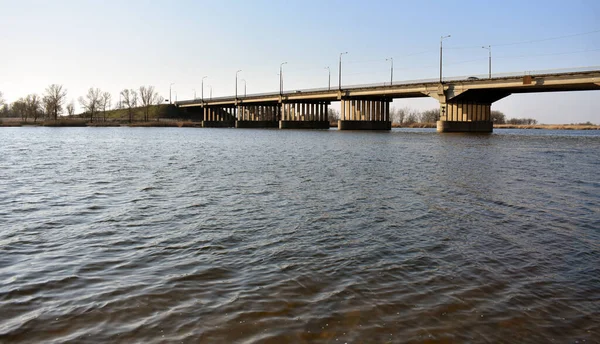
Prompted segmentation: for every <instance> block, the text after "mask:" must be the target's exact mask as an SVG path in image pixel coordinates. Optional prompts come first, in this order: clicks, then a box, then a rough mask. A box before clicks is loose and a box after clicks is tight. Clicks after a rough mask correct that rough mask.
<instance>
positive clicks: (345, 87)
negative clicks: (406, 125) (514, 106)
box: [177, 66, 600, 104]
mask: <svg viewBox="0 0 600 344" xmlns="http://www.w3.org/2000/svg"><path fill="white" fill-rule="evenodd" d="M585 72H600V66H590V67H575V68H559V69H558V68H557V69H542V70H530V71H522V72H511V73H492V79H504V78H514V77H522V76H525V75H531V76H540V75H552V74H571V73H585ZM488 77H489V75H488V74H475V75H473V74H472V75H463V76H452V77H446V78H443V81H445V82H450V81H470V80H473V79H475V80H478V79H481V80H484V79H488ZM438 81H439V79H438V78H432V79H415V80H401V81H395V82H394V84H393V86H403V85H415V84H429V83H435V82H438ZM388 86H390V83H389V82H379V83H369V84H355V85H342V89H343V90H352V89H360V88H369V87H388ZM337 89H338V87H337V86H332V87H331V89H330V88H329V87H316V88H304V89H299V90H292V91H284V92H283V94H285V95H291V94H298V93H311V92H325V91H328V90H331V91H336V90H337ZM277 95H279V92H262V93H252V94H248V95H247V96H246V97H240V96H238V98H239V99H242V100H243V99H244V98H256V97H265V96H277ZM232 98H234V97H233V96H222V97H213V98H210V99H207V98H205V99H204V100H205V101H220V100H230V99H232ZM198 101H200V99H194V100H183V101H179V102H177V104H193V103H196V102H198Z"/></svg>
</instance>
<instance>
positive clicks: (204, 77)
mask: <svg viewBox="0 0 600 344" xmlns="http://www.w3.org/2000/svg"><path fill="white" fill-rule="evenodd" d="M206 78H208V77H207V76H203V77H202V102H203V103H204V79H206Z"/></svg>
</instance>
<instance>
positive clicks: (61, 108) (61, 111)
mask: <svg viewBox="0 0 600 344" xmlns="http://www.w3.org/2000/svg"><path fill="white" fill-rule="evenodd" d="M66 100H67V90H66V88H64V87H63V85H58V84H52V85H50V86H48V87H47V88H46V89H45V90H44V93H43V94H42V95H38V94H36V93H32V94H28V95H27V96H25V97H21V98H19V99H17V100H16V101H14V102H12V103H10V104H8V103H6V101H5V100H4V97H3V94H2V92H1V91H0V117H13V118H21V120H22V121H24V122H26V121H28V120H29V119H32V120H33V121H34V122H37V121H38V120H40V119H43V120H55V121H56V120H58V119H59V116H63V115H65V114H66V115H67V116H68V117H70V118H73V117H76V116H79V117H82V118H86V119H89V121H90V122H94V121H100V120H102V121H106V120H107V113H108V111H110V110H116V109H125V110H126V114H127V120H128V121H129V122H133V121H134V114H135V113H136V112H137V110H139V109H141V110H142V115H143V121H149V120H150V117H151V109H152V107H153V106H155V105H160V104H162V103H163V102H164V98H163V97H162V96H160V95H159V94H158V92H156V90H155V89H154V86H140V87H139V88H138V89H137V90H135V89H124V90H122V91H121V92H119V101H118V102H117V103H116V104H115V108H114V109H113V100H112V95H111V94H110V92H103V91H101V90H100V89H99V88H94V87H91V88H90V89H89V90H88V92H87V93H86V94H85V96H82V97H79V99H78V102H79V104H80V105H81V108H82V109H83V112H82V113H80V114H79V115H76V114H75V102H74V100H71V101H70V102H69V103H68V104H66ZM65 111H66V113H65Z"/></svg>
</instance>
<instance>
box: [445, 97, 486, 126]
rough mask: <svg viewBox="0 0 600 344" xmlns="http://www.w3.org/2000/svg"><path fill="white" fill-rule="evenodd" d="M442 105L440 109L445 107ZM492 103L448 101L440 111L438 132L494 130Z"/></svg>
mask: <svg viewBox="0 0 600 344" xmlns="http://www.w3.org/2000/svg"><path fill="white" fill-rule="evenodd" d="M443 105H444V104H442V105H441V106H440V111H442V109H444V107H443ZM490 113H491V104H486V103H477V102H448V103H446V104H445V112H441V113H440V120H439V121H438V122H437V131H438V132H492V130H493V123H492V121H491V116H490Z"/></svg>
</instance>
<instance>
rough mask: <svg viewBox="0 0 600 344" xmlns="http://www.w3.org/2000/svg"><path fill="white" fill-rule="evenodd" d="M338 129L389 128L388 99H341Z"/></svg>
mask: <svg viewBox="0 0 600 344" xmlns="http://www.w3.org/2000/svg"><path fill="white" fill-rule="evenodd" d="M340 110H341V111H340V120H339V121H338V129H339V130H390V129H392V122H391V120H390V101H389V100H387V99H383V100H366V99H342V100H341V104H340Z"/></svg>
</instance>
